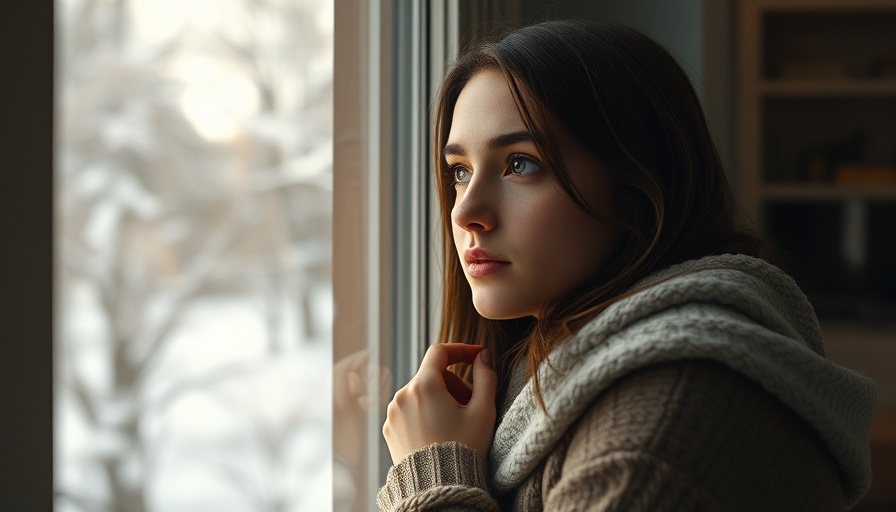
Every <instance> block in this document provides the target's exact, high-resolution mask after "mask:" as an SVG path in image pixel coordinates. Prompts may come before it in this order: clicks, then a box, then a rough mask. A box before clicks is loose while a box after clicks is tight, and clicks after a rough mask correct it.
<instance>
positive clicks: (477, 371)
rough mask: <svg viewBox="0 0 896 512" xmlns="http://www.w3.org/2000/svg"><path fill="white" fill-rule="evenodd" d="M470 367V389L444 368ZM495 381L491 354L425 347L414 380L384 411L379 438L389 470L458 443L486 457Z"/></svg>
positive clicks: (449, 346) (451, 345) (468, 348)
mask: <svg viewBox="0 0 896 512" xmlns="http://www.w3.org/2000/svg"><path fill="white" fill-rule="evenodd" d="M457 363H473V389H472V390H470V388H469V387H467V385H466V384H465V383H464V382H463V381H462V380H461V379H460V378H459V377H458V376H457V375H455V374H454V373H452V372H450V371H448V367H449V366H451V365H453V364H457ZM497 385H498V376H497V375H496V374H495V371H494V370H493V369H492V367H491V361H490V354H489V353H488V351H487V350H483V349H482V347H480V346H476V345H467V344H464V343H437V344H435V345H432V346H431V347H429V350H427V351H426V355H425V356H424V357H423V362H422V363H420V369H419V370H417V375H415V376H414V378H413V379H411V381H410V382H408V384H407V385H406V386H405V387H403V388H401V389H399V390H398V392H397V393H395V397H393V398H392V402H391V403H390V404H389V407H388V409H387V410H386V423H385V424H384V425H383V436H385V438H386V444H388V445H389V453H390V454H391V455H392V462H393V464H397V463H398V462H400V461H401V460H402V459H404V458H405V457H406V456H407V455H408V454H409V453H411V452H412V451H414V450H417V449H419V448H423V447H424V446H427V445H430V444H432V443H446V442H449V441H457V442H458V443H461V444H463V445H466V446H469V447H470V448H473V449H474V450H476V453H478V454H479V455H480V456H481V457H483V458H486V457H488V450H489V447H490V446H491V444H492V438H493V437H494V429H495V417H496V414H497V413H496V411H495V392H496V389H497Z"/></svg>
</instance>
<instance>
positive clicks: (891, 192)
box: [759, 183, 896, 201]
mask: <svg viewBox="0 0 896 512" xmlns="http://www.w3.org/2000/svg"><path fill="white" fill-rule="evenodd" d="M759 193H760V195H761V197H762V199H763V200H765V201H829V200H849V199H866V200H870V199H873V200H885V201H896V185H890V184H887V185H836V184H833V183H826V184H810V183H805V184H803V183H781V184H766V185H764V186H763V187H762V188H761V189H760V192H759Z"/></svg>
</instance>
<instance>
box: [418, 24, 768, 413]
mask: <svg viewBox="0 0 896 512" xmlns="http://www.w3.org/2000/svg"><path fill="white" fill-rule="evenodd" d="M484 69H497V70H500V71H501V72H502V74H503V75H504V77H505V79H506V80H507V83H508V85H509V86H510V90H511V92H512V94H513V96H514V100H515V102H516V106H517V109H518V111H519V114H520V117H521V118H522V120H523V122H524V124H525V125H526V128H527V129H528V130H529V132H530V134H531V135H532V137H533V139H534V142H535V146H536V147H537V149H538V151H539V153H540V155H541V156H542V158H543V161H544V163H545V165H544V168H543V169H544V172H547V173H548V175H549V176H550V178H551V179H552V180H554V182H555V183H556V184H558V185H559V186H560V187H561V188H562V189H563V190H564V191H565V192H566V194H568V195H569V197H570V198H571V199H572V200H573V201H574V202H575V203H576V204H577V205H578V206H579V207H580V208H582V209H583V210H585V211H586V212H589V213H590V214H592V215H595V216H597V213H596V212H594V211H593V210H592V209H590V208H589V207H588V205H587V201H585V199H584V198H585V197H586V196H587V195H588V192H589V191H587V190H577V189H576V187H575V186H574V184H573V182H572V180H571V179H570V176H569V173H568V172H567V169H566V167H565V166H564V162H563V158H562V154H561V152H560V150H559V145H558V140H557V138H556V137H555V136H554V134H555V133H557V132H558V131H559V130H556V129H553V128H556V123H560V124H561V125H562V127H563V128H565V131H566V132H569V133H571V134H573V136H575V137H576V138H577V139H578V142H579V143H581V144H582V145H583V146H584V147H586V148H587V149H588V150H589V151H590V152H591V153H592V154H593V155H594V156H595V158H596V159H597V160H598V161H599V162H600V164H601V166H602V168H603V169H606V170H607V172H608V174H609V176H610V182H611V186H612V189H613V192H614V194H615V199H614V204H616V205H619V207H618V208H617V211H616V212H615V214H614V216H613V217H612V218H602V220H604V221H606V222H609V223H611V224H613V225H615V226H617V227H618V228H619V231H620V232H621V233H622V234H621V241H620V244H619V248H618V253H617V254H616V255H615V257H613V258H612V259H611V261H610V262H609V263H608V264H607V266H606V268H604V269H603V270H602V271H601V273H600V275H598V276H596V277H595V278H593V279H590V280H589V281H588V282H585V283H582V285H581V286H580V287H579V288H577V289H576V290H575V291H574V292H573V293H570V294H569V295H567V296H565V297H562V298H560V299H558V300H556V301H554V302H553V303H551V304H547V305H546V306H545V307H544V309H543V310H542V314H541V315H540V318H539V319H537V320H536V319H534V318H522V319H516V320H489V319H486V318H484V317H482V316H481V315H479V313H477V312H476V310H475V309H474V308H473V301H472V293H471V290H470V286H469V284H468V283H467V280H466V278H465V277H464V274H463V269H462V267H461V264H460V260H459V258H458V255H457V253H456V252H455V249H454V242H453V234H452V225H451V223H452V220H451V209H452V207H453V206H454V202H455V195H456V192H455V189H454V186H453V179H452V175H451V172H450V170H449V168H448V164H447V162H446V161H445V158H444V156H443V153H442V150H443V149H444V147H445V144H446V143H447V139H448V134H449V132H450V131H451V119H452V116H453V113H454V106H455V104H456V102H457V98H458V96H459V95H460V92H461V90H462V89H463V88H464V86H465V85H466V84H467V82H468V81H469V80H470V78H471V77H473V75H475V74H476V73H478V72H479V71H482V70H484ZM434 142H435V147H434V154H435V156H436V163H435V168H436V179H437V181H438V194H439V202H440V206H441V214H442V241H443V247H444V251H445V252H444V261H445V268H444V289H443V299H444V306H443V308H444V309H443V311H442V325H441V329H440V333H439V341H440V342H443V343H447V342H463V343H471V344H477V345H483V346H485V347H486V348H489V349H490V350H491V351H492V353H493V354H494V355H495V359H494V360H495V361H497V362H498V370H499V375H501V373H506V371H507V370H508V368H509V366H510V364H511V358H510V354H512V353H515V354H517V355H518V356H521V355H526V356H527V357H528V361H529V373H530V375H532V374H534V375H536V377H537V373H536V371H537V369H538V367H539V366H540V365H541V364H542V363H543V362H544V361H545V360H546V359H547V357H548V355H549V354H550V352H551V350H553V348H554V347H555V346H556V344H557V343H558V342H559V341H561V340H562V339H563V338H564V337H565V336H566V335H567V334H568V333H569V327H568V326H569V325H570V324H571V323H575V322H577V321H582V320H585V319H588V318H591V317H593V316H594V315H597V314H598V313H600V312H601V311H603V310H604V309H605V308H606V307H607V306H609V305H610V304H612V303H613V302H614V301H616V300H618V299H619V298H620V297H621V296H622V294H624V293H626V291H628V290H630V288H631V287H632V286H633V284H634V283H635V282H636V281H638V280H639V279H641V278H643V277H644V276H646V275H648V274H650V273H651V272H653V271H655V270H658V269H660V268H663V267H666V266H669V265H671V264H674V263H679V262H682V261H686V260H689V259H694V258H699V257H702V256H706V255H710V254H721V253H741V254H750V255H754V256H755V255H758V252H759V242H758V239H757V238H756V237H755V236H753V235H752V234H749V233H744V232H741V231H740V230H739V227H738V221H737V215H736V212H737V210H736V208H735V204H734V200H733V198H732V195H731V191H730V189H729V186H728V182H727V179H726V177H725V172H724V169H723V167H722V164H721V161H720V159H719V156H718V152H717V150H716V148H715V145H714V144H713V142H712V138H711V137H710V134H709V130H708V128H707V126H706V120H705V118H704V115H703V110H702V108H701V106H700V102H699V101H698V99H697V95H696V94H695V92H694V89H693V87H692V86H691V84H690V82H689V80H688V78H687V76H686V75H685V73H684V72H683V71H682V69H681V67H680V66H679V65H678V63H677V62H676V61H675V59H674V58H673V57H672V56H671V55H670V54H669V53H668V52H667V51H666V50H665V49H664V48H663V47H662V46H660V45H659V44H657V43H656V42H654V41H653V40H651V39H650V38H648V37H647V36H645V35H643V34H640V33H639V32H636V31H634V30H632V29H629V28H626V27H623V26H619V25H609V24H601V23H595V22H587V21H554V22H546V23H541V24H538V25H533V26H529V27H526V28H523V29H520V30H517V31H515V32H511V33H510V34H508V35H506V36H504V37H503V38H501V39H498V40H494V41H485V42H481V43H478V44H477V45H475V46H473V47H472V48H471V49H470V50H468V51H466V52H465V53H464V54H463V55H462V56H461V57H460V58H459V59H458V60H457V61H456V62H455V64H454V66H453V68H452V69H451V70H450V71H449V73H448V74H447V76H446V77H445V79H444V81H443V83H442V89H441V93H440V95H439V99H438V107H437V111H436V125H435V141H434ZM569 250H575V249H574V248H569ZM503 380H506V379H502V381H503ZM535 387H536V393H537V396H538V398H539V400H541V401H542V406H543V400H542V397H541V390H540V386H539V382H538V379H537V378H536V380H535Z"/></svg>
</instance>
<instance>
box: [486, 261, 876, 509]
mask: <svg viewBox="0 0 896 512" xmlns="http://www.w3.org/2000/svg"><path fill="white" fill-rule="evenodd" d="M664 280H665V281H664ZM651 285H652V286H651ZM645 287H646V288H645ZM640 288H644V290H643V291H641V292H639V293H636V294H635V295H633V296H631V297H628V298H626V299H624V300H621V301H619V302H617V303H616V304H614V305H612V306H611V307H609V308H608V309H607V310H606V311H604V312H603V313H601V314H600V315H598V316H597V317H596V318H594V319H593V320H592V321H591V322H589V323H588V324H587V325H586V326H585V327H583V328H582V329H581V330H579V332H578V333H576V334H575V335H574V336H572V337H570V338H568V339H567V340H565V341H564V342H562V343H561V345H560V346H558V347H557V349H555V350H554V352H553V353H552V354H551V356H550V365H547V364H543V365H542V366H541V368H540V370H539V376H540V379H541V386H542V394H543V396H544V400H545V404H546V406H547V409H548V411H549V412H550V416H547V415H545V414H544V412H543V411H542V410H541V408H540V407H539V405H538V402H537V400H536V398H535V395H534V390H533V385H532V382H531V381H530V382H528V383H527V384H526V385H525V386H524V387H523V388H522V391H521V392H520V393H519V394H518V395H516V396H515V397H514V396H509V397H508V400H512V403H510V405H509V407H508V408H507V410H506V412H505V414H504V415H503V418H502V420H501V422H500V424H499V426H498V429H497V432H496V434H495V439H494V443H493V445H492V450H491V453H490V457H489V467H490V469H491V472H492V483H493V485H494V488H495V490H497V491H498V492H499V493H504V492H507V491H509V490H511V489H513V488H514V487H516V486H518V485H519V484H520V483H521V482H522V481H523V480H524V479H525V478H526V477H527V476H528V475H529V473H530V472H532V471H533V470H534V469H535V468H536V466H537V465H538V464H539V462H541V461H542V460H543V459H544V458H545V457H546V456H547V455H548V454H549V453H550V452H551V450H552V448H553V446H554V444H555V443H556V442H557V441H558V440H560V438H561V436H562V435H563V433H564V431H566V429H567V428H569V427H570V425H572V423H573V422H574V421H575V420H576V419H577V418H578V417H579V416H580V415H581V414H582V413H583V412H584V411H585V409H586V408H587V407H588V406H589V404H591V403H592V402H593V401H594V400H595V399H596V398H597V396H598V394H600V392H601V391H602V390H604V389H605V388H606V387H608V386H609V385H610V384H611V383H612V382H613V381H614V380H616V379H618V378H619V377H621V376H623V375H625V374H626V373H629V372H631V371H633V370H635V369H638V368H641V367H644V366H647V365H650V364H654V363H660V362H664V361H671V360H682V359H696V358H705V359H713V360H717V361H719V362H721V363H723V364H725V365H727V366H729V367H730V368H732V369H734V370H736V371H737V372H739V373H741V374H743V375H745V376H747V377H749V378H751V379H752V380H754V381H756V382H757V383H758V384H760V385H761V386H762V387H763V388H765V389H766V390H767V391H768V392H769V393H771V394H773V395H775V396H777V397H778V398H779V399H781V401H782V402H784V403H785V404H786V405H788V406H789V407H790V408H791V409H793V411H794V412H796V413H797V414H799V415H800V416H802V417H803V418H804V419H805V420H806V421H807V422H808V423H809V424H810V425H812V426H813V427H814V428H815V430H817V431H818V433H819V435H820V436H821V438H822V439H823V440H824V442H825V443H826V445H827V447H828V449H829V450H830V451H831V453H832V455H833V456H834V458H835V460H836V461H837V463H838V464H839V466H840V469H841V470H842V473H843V475H844V479H845V481H844V482H843V484H844V494H845V496H846V499H847V501H848V502H849V504H850V505H852V504H854V503H855V502H856V501H858V499H859V498H860V497H861V496H862V494H863V493H864V491H865V490H866V489H867V488H868V486H869V485H870V481H871V471H870V463H869V452H868V429H869V425H870V422H871V417H872V413H873V410H874V403H875V388H874V383H873V382H872V381H871V380H870V379H869V378H868V377H866V376H864V375H862V374H860V373H857V372H854V371H852V370H849V369H846V368H843V367H841V366H838V365H837V364H835V363H833V362H831V361H830V360H828V359H827V358H826V357H825V354H824V345H823V342H822V337H821V331H820V329H819V326H818V320H817V318H816V316H815V312H814V310H813V309H812V306H811V305H810V304H809V302H808V301H807V300H806V296H805V295H804V294H803V293H802V291H800V289H799V288H798V287H797V285H796V283H794V281H793V280H792V279H791V278H790V277H789V276H787V275H786V274H785V273H783V272H782V271H781V270H779V269H778V268H776V267H774V266H772V265H770V264H768V263H766V262H764V261H762V260H759V259H756V258H751V257H748V256H732V255H723V256H709V257H705V258H702V259H700V260H696V261H689V262H685V263H682V264H679V265H674V266H672V267H669V268H667V269H665V270H663V271H661V272H658V273H656V274H654V275H651V276H650V277H648V278H646V279H644V280H643V281H641V282H640V283H638V284H637V285H636V286H635V289H640Z"/></svg>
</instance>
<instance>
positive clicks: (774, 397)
mask: <svg viewBox="0 0 896 512" xmlns="http://www.w3.org/2000/svg"><path fill="white" fill-rule="evenodd" d="M657 282H659V283H660V284H657V285H656V286H652V287H649V288H647V289H645V290H644V291H642V292H640V293H637V294H634V295H633V296H631V297H629V298H627V299H625V300H623V301H620V302H619V303H617V304H615V305H614V306H613V307H611V308H609V309H608V310H607V311H605V312H604V313H603V314H601V315H600V316H598V317H597V318H595V319H594V320H593V321H591V322H590V323H589V324H588V325H587V326H586V327H584V328H583V329H581V330H580V331H579V332H578V333H577V334H576V335H575V336H573V337H571V338H570V339H568V340H566V341H564V342H563V343H562V344H561V345H560V346H558V348H557V350H555V351H554V353H552V355H551V366H552V367H553V368H554V370H552V369H551V368H550V367H548V366H547V365H545V366H543V367H542V368H541V370H540V376H541V382H542V388H543V392H544V397H545V400H546V403H547V407H548V411H549V413H550V414H544V412H542V411H541V410H540V409H539V408H538V405H537V402H536V400H535V397H534V394H533V389H532V384H531V382H524V379H522V375H519V374H518V375H517V376H516V379H519V381H518V382H516V383H514V382H512V383H511V384H510V386H509V389H510V390H511V391H510V392H509V393H508V396H507V398H506V402H505V405H504V407H503V408H502V413H501V416H500V418H499V423H498V426H497V431H496V433H495V439H494V442H493V445H492V449H491V453H490V454H489V460H488V469H486V463H485V461H483V460H481V459H479V458H477V456H476V454H475V453H474V452H473V451H472V450H471V449H469V448H467V447H464V446H461V445H458V444H456V443H448V444H442V445H432V446H429V447H426V448H424V449H422V450H418V451H417V452H414V453H413V454H411V455H410V456H409V457H408V458H407V459H405V460H403V461H401V462H400V463H399V464H397V465H396V466H394V467H393V468H392V469H391V470H390V472H389V475H388V477H387V481H386V485H385V486H384V487H383V488H382V489H381V490H380V493H379V496H378V502H379V505H380V508H381V509H382V510H408V511H410V510H421V511H422V510H465V511H469V510H483V511H486V510H519V511H535V510H843V509H845V508H846V507H847V506H849V505H851V504H853V503H855V502H856V501H857V500H858V498H859V497H860V496H861V495H862V493H863V492H864V491H865V490H866V489H867V486H868V483H869V481H870V470H869V463H868V442H867V433H868V426H869V423H870V418H871V413H872V411H873V405H874V388H873V384H872V383H871V382H870V380H868V379H867V378H866V377H864V376H862V375H860V374H857V373H855V372H851V371H849V370H847V369H844V368H842V367H839V366H837V365H835V364H833V363H831V362H830V361H828V360H827V359H826V358H825V357H824V349H823V345H822V342H821V335H820V331H819V329H818V325H817V321H816V319H815V315H814V313H813V312H812V309H811V306H809V304H808V302H807V301H806V299H805V296H803V294H802V293H801V292H800V291H799V289H798V288H797V287H796V285H795V284H794V283H793V281H792V280H791V279H790V278H789V277H787V276H786V275H785V274H783V273H782V272H781V271H780V270H778V269H776V268H775V267H773V266H771V265H768V264H767V263H765V262H762V261H761V260H756V259H753V258H749V257H745V256H714V257H707V258H703V259H701V260H698V261H693V262H687V263H684V264H681V265H676V266H675V267H671V268H669V269H667V270H665V271H663V272H660V273H658V274H656V275H654V276H651V277H650V278H648V279H647V280H645V281H644V282H643V283H640V285H644V284H650V283H657ZM640 285H639V286H638V287H640ZM486 475H487V478H486Z"/></svg>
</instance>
